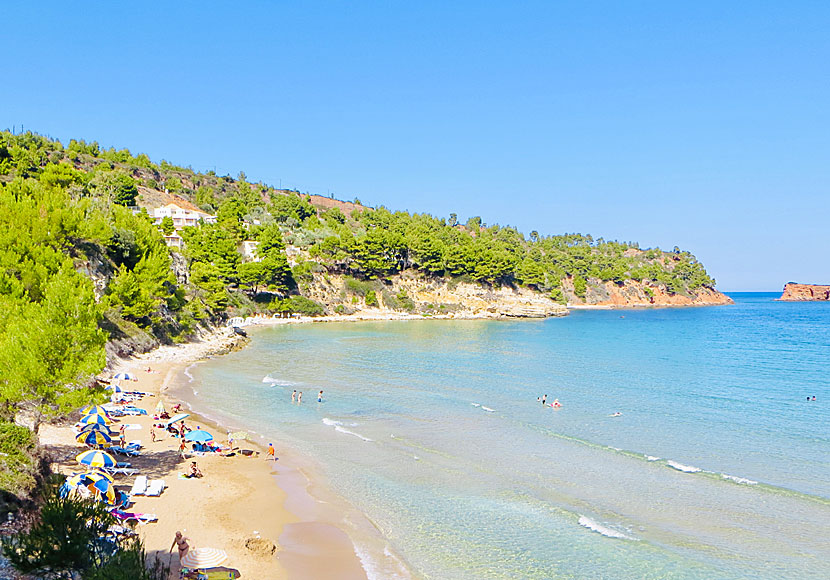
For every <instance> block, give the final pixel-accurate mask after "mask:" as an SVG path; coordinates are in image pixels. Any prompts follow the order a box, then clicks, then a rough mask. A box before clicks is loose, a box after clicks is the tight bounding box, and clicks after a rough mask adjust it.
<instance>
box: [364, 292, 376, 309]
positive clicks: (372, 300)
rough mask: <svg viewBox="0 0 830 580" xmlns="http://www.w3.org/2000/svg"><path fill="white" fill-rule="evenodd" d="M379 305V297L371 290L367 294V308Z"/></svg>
mask: <svg viewBox="0 0 830 580" xmlns="http://www.w3.org/2000/svg"><path fill="white" fill-rule="evenodd" d="M377 305H378V297H377V294H375V291H374V290H369V291H368V292H366V306H377Z"/></svg>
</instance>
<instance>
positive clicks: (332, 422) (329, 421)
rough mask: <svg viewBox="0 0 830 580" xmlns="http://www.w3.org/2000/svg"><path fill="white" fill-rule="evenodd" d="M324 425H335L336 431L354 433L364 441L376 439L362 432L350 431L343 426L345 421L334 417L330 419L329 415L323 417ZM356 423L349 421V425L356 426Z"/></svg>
mask: <svg viewBox="0 0 830 580" xmlns="http://www.w3.org/2000/svg"><path fill="white" fill-rule="evenodd" d="M323 425H328V426H329V427H334V430H335V431H338V432H339V433H345V434H346V435H354V436H355V437H357V438H358V439H363V440H364V441H374V439H369V438H368V437H364V436H363V435H361V434H360V433H355V432H354V431H349V430H348V429H344V428H343V427H342V425H343V423H342V422H341V421H335V420H334V419H329V418H328V417H324V418H323ZM355 425H356V424H355V423H349V426H355Z"/></svg>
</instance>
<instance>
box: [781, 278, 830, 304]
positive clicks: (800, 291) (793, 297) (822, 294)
mask: <svg viewBox="0 0 830 580" xmlns="http://www.w3.org/2000/svg"><path fill="white" fill-rule="evenodd" d="M779 300H783V301H785V302H807V301H813V300H830V286H821V285H818V284H795V283H794V282H790V283H789V284H787V285H786V286H784V292H783V293H782V294H781V298H779Z"/></svg>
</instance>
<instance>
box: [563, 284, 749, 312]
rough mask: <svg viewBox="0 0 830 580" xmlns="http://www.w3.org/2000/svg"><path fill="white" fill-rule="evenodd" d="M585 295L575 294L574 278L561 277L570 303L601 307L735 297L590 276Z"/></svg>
mask: <svg viewBox="0 0 830 580" xmlns="http://www.w3.org/2000/svg"><path fill="white" fill-rule="evenodd" d="M591 282H592V284H591V285H589V286H588V290H587V292H586V293H585V297H584V298H580V297H578V296H576V295H575V294H574V291H573V282H572V281H571V280H570V279H567V278H566V279H565V280H563V281H562V290H563V291H564V292H565V297H566V298H567V300H568V306H570V307H576V308H579V307H604V308H632V307H635V308H639V307H654V306H717V305H721V304H734V301H733V300H732V299H731V298H730V297H729V296H727V295H726V294H723V293H721V292H718V291H717V290H714V289H712V288H708V287H706V286H703V287H700V288H698V289H697V290H695V291H694V292H692V293H690V294H688V295H686V294H680V293H674V294H672V293H671V292H668V291H667V290H666V287H665V286H663V285H659V284H654V285H652V284H644V283H642V282H638V281H635V280H626V281H625V282H624V283H622V284H619V285H618V284H615V283H613V282H601V281H599V280H592V281H591Z"/></svg>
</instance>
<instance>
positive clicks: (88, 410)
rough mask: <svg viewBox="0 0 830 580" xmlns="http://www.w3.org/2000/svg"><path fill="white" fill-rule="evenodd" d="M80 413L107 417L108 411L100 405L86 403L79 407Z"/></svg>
mask: <svg viewBox="0 0 830 580" xmlns="http://www.w3.org/2000/svg"><path fill="white" fill-rule="evenodd" d="M81 415H104V416H105V417H108V416H109V413H107V410H106V409H104V408H103V407H102V406H101V405H87V406H86V407H83V408H82V409H81Z"/></svg>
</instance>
